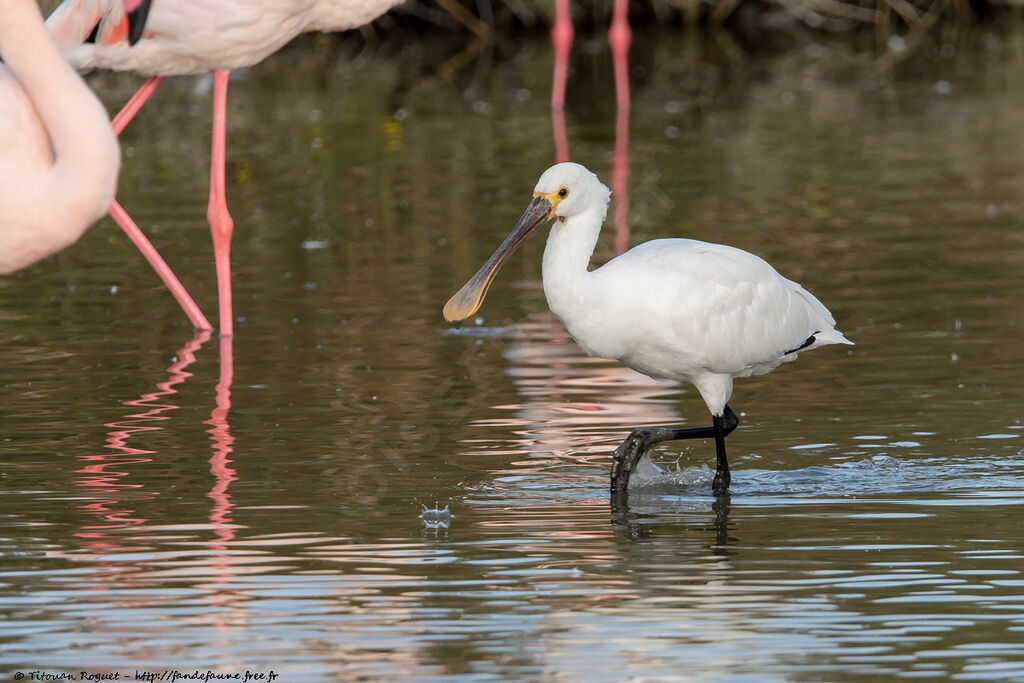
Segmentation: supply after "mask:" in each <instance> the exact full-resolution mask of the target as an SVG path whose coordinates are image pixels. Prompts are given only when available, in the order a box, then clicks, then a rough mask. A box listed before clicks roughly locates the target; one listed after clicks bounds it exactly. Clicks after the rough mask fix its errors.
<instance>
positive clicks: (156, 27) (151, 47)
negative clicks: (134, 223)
mask: <svg viewBox="0 0 1024 683" xmlns="http://www.w3.org/2000/svg"><path fill="white" fill-rule="evenodd" d="M399 2H402V0H259V2H256V1H254V0H157V1H156V2H152V6H151V7H150V0H64V2H63V3H61V5H60V6H59V7H57V9H55V10H54V11H53V13H52V14H51V15H50V17H49V19H48V20H47V24H48V25H49V26H50V30H51V32H52V33H53V35H54V36H55V37H56V39H57V42H58V44H60V45H61V46H62V49H63V50H64V52H65V57H66V58H67V59H68V61H69V62H71V64H72V65H73V66H74V67H75V68H77V69H79V70H85V69H92V68H97V67H98V68H104V69H114V70H117V71H134V72H136V73H139V74H142V75H145V76H150V78H149V79H148V80H147V81H146V82H145V83H144V84H143V85H142V87H141V88H139V91H138V92H137V93H136V94H135V95H134V96H133V97H132V99H131V100H129V102H128V104H126V105H125V107H124V108H123V109H122V110H121V112H120V113H119V114H118V115H117V117H115V119H114V126H115V130H117V131H118V132H120V131H121V130H122V129H123V128H124V126H126V125H127V124H128V122H129V121H130V120H131V119H132V117H133V116H134V115H135V114H136V113H137V112H138V110H139V109H141V108H142V105H143V104H145V102H146V100H147V99H149V97H150V95H152V94H153V92H154V91H155V90H156V87H157V85H159V83H160V81H161V80H162V79H163V77H164V76H173V75H187V74H204V73H210V72H213V136H212V145H211V154H210V199H209V204H208V207H207V212H206V217H207V220H208V222H209V223H210V232H211V234H212V237H213V250H214V260H215V264H216V267H217V293H218V303H219V308H220V332H221V334H222V335H225V336H231V335H232V334H233V331H234V324H233V318H232V305H231V264H230V250H231V234H232V232H233V230H234V221H233V220H232V218H231V214H230V213H229V212H228V207H227V200H226V198H225V192H224V185H225V181H224V158H225V146H226V141H225V123H226V119H227V113H226V103H227V88H228V72H229V71H230V70H231V69H238V68H242V67H247V66H252V65H254V64H257V63H259V62H261V61H263V60H264V59H265V58H266V57H268V56H269V55H271V54H273V53H274V52H276V51H277V50H279V49H281V48H282V47H283V46H284V45H285V44H286V43H288V42H289V41H291V40H292V39H293V38H294V37H295V36H297V35H299V34H300V33H305V32H310V31H346V30H349V29H353V28H357V27H359V26H363V25H364V24H368V23H370V22H371V21H373V20H374V19H376V18H377V17H379V16H380V15H382V14H384V13H385V12H387V11H388V10H389V9H391V8H392V7H394V6H395V5H397V4H399ZM140 5H145V6H146V9H147V11H148V16H146V17H144V23H145V27H144V29H141V36H138V38H139V39H138V40H137V42H134V44H133V40H132V39H134V38H136V36H135V35H133V31H134V29H135V26H141V22H137V23H136V24H135V26H131V27H129V25H128V24H127V22H124V21H123V20H122V18H123V17H124V16H125V15H126V13H127V11H128V10H136V11H137V10H138V9H139V7H140ZM118 26H123V28H120V29H115V28H113V27H118ZM91 35H92V36H94V37H98V38H99V39H98V40H95V41H93V42H89V41H87V38H89V37H90V36H91ZM115 38H123V39H121V40H117V39H115ZM111 216H112V217H113V218H114V219H115V220H117V221H118V223H120V224H121V225H122V227H123V228H125V222H130V220H131V219H130V218H129V217H128V215H127V213H125V212H124V210H123V209H121V207H120V206H119V205H117V204H114V205H113V206H112V207H111ZM123 221H124V222H123ZM125 230H126V231H128V228H125ZM146 258H147V259H148V260H150V263H152V264H153V265H154V267H155V268H157V270H158V272H159V271H160V269H159V267H158V266H157V264H156V263H154V261H153V260H152V259H151V258H150V256H149V254H147V256H146ZM164 281H165V282H168V280H167V279H166V278H165V279H164ZM168 286H169V287H171V286H172V284H171V283H170V282H168ZM183 289H184V288H182V291H183ZM172 291H174V290H173V287H172ZM175 296H176V298H178V301H179V303H182V306H183V308H185V309H186V312H187V313H189V317H190V319H191V320H192V322H193V324H194V325H196V327H198V328H201V329H202V328H206V329H208V328H209V323H206V319H205V318H203V317H202V314H201V313H198V315H195V314H193V313H192V312H189V310H188V307H187V305H186V304H185V302H184V301H183V299H182V297H181V296H179V295H178V293H177V292H176V293H175ZM185 296H186V297H187V293H186V294H185Z"/></svg>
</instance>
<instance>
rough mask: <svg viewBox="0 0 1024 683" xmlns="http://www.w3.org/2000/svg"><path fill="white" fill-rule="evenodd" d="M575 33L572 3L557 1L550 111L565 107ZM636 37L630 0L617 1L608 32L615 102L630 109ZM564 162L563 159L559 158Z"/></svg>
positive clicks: (553, 37) (563, 0)
mask: <svg viewBox="0 0 1024 683" xmlns="http://www.w3.org/2000/svg"><path fill="white" fill-rule="evenodd" d="M574 37H575V32H574V31H573V29H572V16H571V14H570V12H569V0H555V25H554V26H553V27H552V28H551V42H552V43H553V44H554V46H555V76H554V81H553V83H552V86H551V108H552V109H554V110H557V111H561V110H562V109H563V108H564V107H565V83H566V80H567V79H568V73H569V48H571V47H572V41H573V38H574ZM632 40H633V34H632V32H631V31H630V30H629V0H615V5H614V8H613V9H612V25H611V28H610V29H608V44H609V45H611V48H612V61H613V64H614V67H615V102H616V104H618V106H619V107H628V106H629V72H628V69H627V61H626V57H627V55H628V54H629V44H630V43H631V42H632ZM559 161H560V162H561V161H562V160H561V159H559Z"/></svg>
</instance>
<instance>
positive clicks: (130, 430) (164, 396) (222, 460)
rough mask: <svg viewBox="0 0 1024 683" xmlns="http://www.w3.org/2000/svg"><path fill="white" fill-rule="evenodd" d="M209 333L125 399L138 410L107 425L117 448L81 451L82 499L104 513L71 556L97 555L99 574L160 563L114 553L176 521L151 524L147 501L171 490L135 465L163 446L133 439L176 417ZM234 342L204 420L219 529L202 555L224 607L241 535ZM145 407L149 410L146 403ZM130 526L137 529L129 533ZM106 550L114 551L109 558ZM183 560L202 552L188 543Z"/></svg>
mask: <svg viewBox="0 0 1024 683" xmlns="http://www.w3.org/2000/svg"><path fill="white" fill-rule="evenodd" d="M209 339H210V332H209V331H198V332H196V333H195V335H194V336H193V337H192V338H191V339H190V340H189V341H188V342H187V343H186V344H185V345H184V346H183V347H182V348H180V349H179V350H178V351H177V352H176V354H175V360H174V362H173V363H172V364H171V365H170V367H168V368H167V373H168V378H167V380H166V381H164V382H160V383H159V384H157V391H154V392H149V393H145V394H143V395H142V396H140V397H139V398H137V399H133V400H130V401H125V402H124V405H127V406H130V407H132V408H133V411H132V412H130V413H129V414H127V415H125V416H124V418H122V419H120V420H118V421H116V422H110V423H107V424H106V425H104V426H105V427H107V428H108V429H110V430H111V431H110V432H108V438H107V441H106V447H107V448H108V449H109V450H111V451H113V452H111V453H102V454H96V455H88V456H84V457H82V458H81V459H82V460H84V461H85V462H86V464H85V465H84V466H83V467H81V468H80V469H78V470H77V471H76V475H77V476H76V478H75V480H74V484H75V486H76V487H78V489H79V494H80V495H79V497H80V499H84V500H85V502H83V503H82V504H81V505H80V509H81V510H82V511H84V512H86V513H87V514H88V515H90V516H91V517H94V518H98V519H96V521H94V522H93V523H90V524H85V525H82V526H80V527H79V528H78V530H77V531H76V532H74V534H73V536H74V537H75V538H76V539H78V540H79V543H80V545H81V546H82V549H83V550H85V551H86V554H80V553H74V554H72V555H70V556H69V557H70V559H75V560H77V561H84V562H90V563H92V564H93V566H94V567H96V569H97V573H98V574H102V573H105V572H107V571H109V572H113V573H118V574H120V575H121V576H122V578H125V577H127V576H131V575H141V574H142V573H143V572H144V571H148V572H151V571H152V570H153V568H154V567H150V566H143V565H141V564H140V565H134V566H133V565H132V564H130V563H126V562H123V561H114V559H113V557H112V556H114V555H123V554H125V553H132V552H137V551H139V550H140V549H142V548H143V546H149V545H150V542H151V541H155V540H156V539H155V537H153V536H152V535H151V532H152V531H153V529H156V528H159V529H160V532H159V533H160V534H161V537H163V534H165V533H166V532H167V530H168V529H172V530H173V529H174V527H173V526H171V527H168V526H165V525H164V524H159V525H158V526H155V527H153V529H150V530H147V524H149V523H150V519H149V518H147V517H144V516H142V515H141V514H139V513H138V511H137V510H138V507H139V506H140V505H141V504H143V503H146V502H149V501H152V500H155V499H156V498H158V497H159V496H160V495H161V494H162V493H163V492H162V491H159V490H156V489H154V488H152V486H151V485H149V484H146V483H136V482H134V481H132V478H133V477H132V475H133V470H134V469H136V468H135V466H138V465H146V464H149V463H153V462H155V461H156V460H157V457H156V456H157V455H158V453H157V451H154V450H148V449H144V448H136V447H132V446H130V445H128V442H129V439H131V438H133V437H135V436H138V435H140V434H147V433H148V434H150V435H152V433H154V432H159V431H160V430H163V429H164V428H165V426H167V425H165V424H162V423H164V421H166V420H170V419H172V418H171V415H170V414H169V413H171V412H172V411H175V410H178V409H179V408H180V406H179V405H178V404H177V403H175V402H172V401H171V400H170V399H171V397H172V396H174V395H175V394H177V393H178V391H179V389H180V385H181V384H183V383H184V382H185V381H186V380H188V379H189V378H190V377H192V376H193V375H192V373H191V372H189V371H188V368H189V367H190V366H192V365H193V364H194V363H195V362H196V354H197V353H198V351H199V350H200V348H201V347H202V346H203V345H204V344H205V343H207V342H208V341H209ZM232 343H233V339H232V338H231V337H221V339H220V368H219V378H218V382H217V387H216V393H215V405H214V408H213V409H212V411H211V412H210V417H209V419H207V420H206V421H205V422H204V424H206V425H209V426H210V429H208V430H207V433H208V434H209V437H210V440H211V441H212V444H213V456H212V457H211V458H210V459H209V461H208V462H209V468H210V470H209V471H210V473H211V474H212V475H213V484H212V486H211V488H210V491H209V492H208V493H207V497H209V498H210V499H211V500H212V507H211V509H210V511H209V514H208V521H209V526H208V529H209V530H211V531H212V532H213V536H214V537H213V538H212V539H210V540H208V541H206V542H205V545H206V547H207V549H208V551H209V552H208V556H210V557H212V558H213V559H212V561H211V560H209V559H204V558H200V559H199V560H198V563H200V564H202V565H203V566H204V567H206V569H205V570H204V571H207V572H208V573H209V574H210V575H211V576H212V577H213V579H214V581H213V583H212V585H210V586H208V587H207V590H208V591H209V592H210V594H211V595H212V597H211V603H212V604H214V605H217V606H221V607H228V606H230V605H231V604H233V603H234V602H236V600H237V598H236V596H234V591H232V590H231V589H229V588H228V585H229V584H231V583H232V582H233V580H234V578H235V573H234V571H233V569H232V555H231V551H230V548H229V542H230V541H232V540H233V539H234V538H235V528H236V525H235V524H234V522H233V520H232V518H231V510H232V508H233V507H234V503H233V502H232V500H231V495H230V493H229V487H230V486H231V483H232V482H234V481H236V480H237V479H238V476H237V473H236V471H235V470H234V469H233V468H232V467H231V462H232V461H231V459H230V455H231V453H232V451H233V449H234V445H233V444H234V436H233V435H232V434H231V429H230V424H229V422H228V414H229V412H230V410H231V383H232V381H233V377H234V362H233V355H232V352H233V348H232ZM140 408H141V409H142V410H138V409H140ZM126 529H131V531H129V532H127V533H126V532H125V530H126ZM55 554H57V555H60V554H61V553H59V552H56V553H55ZM106 557H110V558H111V559H110V560H105V559H104V558H106ZM168 559H171V558H169V557H168V556H166V554H162V557H161V558H154V559H153V560H152V561H153V562H154V563H155V564H156V565H162V564H163V563H164V562H166V561H167V560H168ZM177 561H179V562H182V561H184V562H188V563H190V564H191V563H192V562H195V561H196V560H195V553H194V552H192V551H180V554H179V555H177ZM148 562H149V561H143V563H144V564H148Z"/></svg>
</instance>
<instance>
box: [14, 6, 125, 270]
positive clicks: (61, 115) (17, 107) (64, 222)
mask: <svg viewBox="0 0 1024 683" xmlns="http://www.w3.org/2000/svg"><path fill="white" fill-rule="evenodd" d="M0 12H2V13H3V18H2V19H0V56H2V57H3V60H4V62H6V65H4V64H0V150H2V153H0V273H10V272H12V271H15V270H18V269H20V268H24V267H25V266H27V265H29V264H31V263H33V262H35V261H38V260H39V259H41V258H43V257H45V256H49V255H50V254H53V253H55V252H57V251H60V250H61V249H63V248H64V247H66V246H68V245H70V244H72V243H74V242H75V240H77V239H78V238H79V237H81V235H82V233H83V232H85V229H86V228H88V227H89V226H90V225H91V224H92V223H93V222H94V221H96V220H98V219H99V218H101V217H102V216H103V214H104V213H106V210H107V207H108V206H109V205H110V201H111V200H112V199H113V198H114V190H115V189H116V188H117V172H118V168H119V167H120V163H121V158H120V157H121V153H120V150H119V149H118V145H117V139H116V138H115V137H114V135H113V133H112V132H111V131H110V119H109V118H107V113H106V111H105V110H104V109H103V105H102V104H100V101H99V100H98V99H96V97H95V96H94V95H93V94H92V91H90V90H89V88H87V87H86V85H85V83H83V82H82V79H80V78H79V77H78V74H76V73H75V72H74V71H73V70H72V69H71V67H69V66H68V65H67V64H66V63H65V62H64V59H63V58H62V57H61V56H60V52H58V50H57V46H56V45H55V44H54V42H53V40H52V39H51V38H50V36H49V34H47V32H46V27H45V26H44V25H43V17H42V15H41V14H40V13H39V7H38V5H36V0H4V1H3V2H2V3H0Z"/></svg>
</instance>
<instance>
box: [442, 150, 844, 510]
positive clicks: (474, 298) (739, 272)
mask: <svg viewBox="0 0 1024 683" xmlns="http://www.w3.org/2000/svg"><path fill="white" fill-rule="evenodd" d="M610 196H611V192H610V191H609V190H608V188H607V187H605V186H604V184H602V183H601V181H600V180H598V179H597V176H595V175H594V174H593V173H591V172H590V171H588V170H587V169H586V168H584V167H583V166H580V165H579V164H575V163H563V164H557V165H555V166H552V167H551V168H549V169H548V170H547V171H545V172H544V174H543V175H542V176H541V177H540V180H539V181H538V182H537V186H536V187H535V188H534V191H533V200H532V201H531V202H530V205H529V206H528V207H527V209H526V212H525V213H524V214H523V216H522V218H520V219H519V222H518V223H517V224H516V226H515V228H514V229H513V230H512V232H511V234H509V236H508V237H507V238H506V239H505V241H504V242H502V244H501V246H499V247H498V249H497V251H495V252H494V254H493V255H492V256H491V257H490V258H489V259H488V260H487V263H485V264H484V266H483V267H482V268H481V269H480V270H479V271H478V272H477V274H476V275H474V276H473V277H472V278H471V279H470V280H469V282H467V283H466V284H465V286H464V287H463V288H462V289H460V290H459V291H458V292H457V293H456V294H455V295H454V296H453V297H452V298H451V299H449V300H448V303H447V304H446V305H445V307H444V317H445V319H447V320H448V322H450V323H452V324H453V325H456V326H457V325H459V324H460V323H461V322H462V321H463V320H465V319H466V318H468V317H469V316H471V315H473V314H474V313H475V312H476V311H477V310H478V309H479V308H480V305H481V304H482V303H483V300H484V296H485V295H486V294H487V289H488V287H490V284H491V282H492V281H493V279H494V276H495V274H496V273H497V271H498V269H499V268H500V267H501V265H502V264H503V263H504V262H505V260H506V259H507V258H508V256H509V255H510V254H511V253H512V252H513V251H514V250H515V249H516V247H518V246H519V245H520V244H521V243H522V242H523V240H525V239H526V238H527V237H528V236H529V235H530V233H532V232H533V231H534V230H536V229H537V228H539V227H540V226H542V225H544V224H545V223H547V222H548V221H549V220H551V219H555V222H554V224H553V226H552V228H551V232H550V234H549V235H548V242H547V247H546V248H545V249H544V260H543V264H542V275H543V280H544V295H545V296H546V297H547V300H548V306H549V307H550V308H551V311H552V312H553V313H554V314H555V315H556V316H558V319H559V320H561V321H562V324H564V325H565V327H566V329H567V330H568V331H569V334H571V335H572V337H573V339H575V340H576V343H577V344H579V346H580V348H581V349H583V351H584V352H585V353H586V354H587V355H589V356H599V357H602V358H612V359H615V360H618V361H619V362H620V363H622V364H624V365H626V366H627V367H630V368H632V369H634V370H636V371H638V372H642V373H643V374H645V375H648V376H650V377H654V378H658V379H675V380H685V381H687V382H690V383H691V384H693V385H694V386H695V387H696V388H697V391H699V392H700V395H701V397H702V398H703V399H704V402H705V403H706V404H707V407H708V410H710V411H711V416H712V425H711V426H710V427H695V428H687V429H673V428H639V429H634V430H633V431H632V432H631V433H630V435H629V436H628V437H627V438H626V440H625V441H624V442H623V443H622V445H621V446H619V448H618V449H617V450H616V452H615V458H614V461H613V463H612V474H611V489H612V493H613V494H622V493H624V492H625V491H626V489H627V488H628V486H629V478H630V475H631V474H632V473H633V470H634V469H636V465H637V463H638V462H639V460H640V458H641V456H642V455H643V454H644V453H645V452H646V451H647V450H649V449H650V448H651V447H652V446H653V445H654V444H656V443H659V442H661V441H669V440H674V439H690V438H713V439H714V440H715V446H716V452H717V456H718V464H717V468H716V471H715V478H714V481H713V483H712V487H713V489H714V491H715V492H716V493H721V492H724V491H725V490H726V489H727V488H728V487H729V481H730V474H729V463H728V461H727V459H726V454H725V437H726V436H727V435H728V434H729V433H730V432H732V430H733V429H735V428H736V425H737V424H738V422H739V420H738V418H737V416H736V413H734V412H733V410H732V409H731V408H730V407H729V406H728V401H729V397H730V396H731V395H732V383H733V379H734V378H736V377H749V376H751V375H761V374H764V373H766V372H769V371H771V370H773V369H774V368H776V367H778V366H779V365H780V364H782V363H786V362H789V361H792V360H796V357H797V355H798V354H799V353H800V352H801V351H809V350H811V349H815V348H818V347H819V346H825V345H827V344H851V343H852V342H850V341H849V340H848V339H846V337H844V336H843V335H842V333H841V332H839V330H837V329H836V328H835V319H833V317H832V314H831V313H829V312H828V309H827V308H825V306H824V305H823V304H822V303H821V302H820V301H818V300H817V299H816V298H814V296H813V295H811V293H810V292H808V291H807V290H805V289H804V288H803V287H801V286H800V285H799V284H797V283H795V282H793V281H791V280H787V279H786V278H784V277H782V276H781V275H779V274H778V272H776V271H775V269H774V268H772V267H771V266H770V265H768V263H767V262H765V261H764V260H763V259H761V258H758V257H757V256H754V255H753V254H750V253H748V252H745V251H742V250H740V249H735V248H733V247H727V246H723V245H720V244H709V243H707V242H698V241H696V240H689V239H660V240H653V241H651V242H645V243H644V244H641V245H639V246H636V247H634V248H633V249H631V250H629V251H627V252H626V253H625V254H622V255H621V256H618V257H617V258H615V259H613V260H611V261H609V262H608V263H606V264H605V265H603V266H601V267H600V268H597V269H595V270H592V271H591V270H588V266H589V263H590V256H591V254H592V253H593V251H594V246H595V245H596V244H597V237H598V234H599V233H600V231H601V224H602V223H603V222H604V219H605V214H606V212H607V209H608V199H609V197H610Z"/></svg>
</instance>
